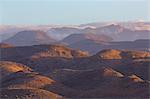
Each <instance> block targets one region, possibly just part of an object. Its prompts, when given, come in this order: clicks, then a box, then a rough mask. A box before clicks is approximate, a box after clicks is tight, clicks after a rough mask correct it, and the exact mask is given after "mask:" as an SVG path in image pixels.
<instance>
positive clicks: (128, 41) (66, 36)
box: [0, 23, 150, 99]
mask: <svg viewBox="0 0 150 99" xmlns="http://www.w3.org/2000/svg"><path fill="white" fill-rule="evenodd" d="M128 24H130V26H131V27H128V26H129V25H128ZM128 24H127V23H118V24H108V23H107V24H106V23H105V24H98V23H91V24H82V25H79V26H76V27H73V26H72V27H60V26H58V27H57V26H43V27H42V26H41V27H40V26H37V27H35V26H34V27H17V26H9V27H8V26H3V27H2V26H1V27H0V28H1V31H0V35H1V37H2V35H3V37H5V38H3V40H2V41H1V43H0V72H1V75H0V78H1V79H0V82H1V84H0V93H1V95H0V97H1V99H149V98H150V90H149V87H150V77H149V70H150V52H149V49H150V47H149V46H150V39H149V34H150V29H149V27H148V26H149V23H134V24H133V23H128ZM139 24H140V25H139ZM49 27H50V28H49ZM133 27H134V28H133ZM12 31H14V32H12ZM11 33H12V34H11ZM10 34H11V35H10ZM4 35H5V36H4Z"/></svg>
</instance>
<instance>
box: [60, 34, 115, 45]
mask: <svg viewBox="0 0 150 99" xmlns="http://www.w3.org/2000/svg"><path fill="white" fill-rule="evenodd" d="M82 40H94V41H97V42H110V41H112V40H113V39H112V38H111V37H109V36H107V35H104V34H94V33H84V34H71V35H69V36H67V37H66V38H64V39H63V40H62V41H61V42H63V43H65V44H72V43H76V42H79V41H82Z"/></svg>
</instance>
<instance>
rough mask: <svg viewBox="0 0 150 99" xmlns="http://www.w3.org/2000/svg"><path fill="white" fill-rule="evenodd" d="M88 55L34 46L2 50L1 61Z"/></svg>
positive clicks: (53, 47)
mask: <svg viewBox="0 0 150 99" xmlns="http://www.w3.org/2000/svg"><path fill="white" fill-rule="evenodd" d="M87 56H88V53H87V52H83V51H80V50H73V49H70V48H67V47H64V46H61V45H35V46H24V47H14V48H5V49H4V48H2V49H1V59H2V60H11V61H19V60H21V59H24V58H32V59H38V58H42V57H43V58H44V57H65V58H76V57H87Z"/></svg>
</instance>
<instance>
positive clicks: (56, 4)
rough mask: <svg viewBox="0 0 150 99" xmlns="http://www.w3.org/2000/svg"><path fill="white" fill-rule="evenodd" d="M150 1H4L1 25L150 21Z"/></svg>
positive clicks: (0, 6) (1, 2)
mask: <svg viewBox="0 0 150 99" xmlns="http://www.w3.org/2000/svg"><path fill="white" fill-rule="evenodd" d="M148 12H150V2H149V0H0V22H1V24H7V25H8V24H9V25H10V24H11V25H17V24H21V25H23V24H25V25H33V24H34V25H40V24H83V23H90V22H102V21H134V20H145V21H150V14H149V13H148Z"/></svg>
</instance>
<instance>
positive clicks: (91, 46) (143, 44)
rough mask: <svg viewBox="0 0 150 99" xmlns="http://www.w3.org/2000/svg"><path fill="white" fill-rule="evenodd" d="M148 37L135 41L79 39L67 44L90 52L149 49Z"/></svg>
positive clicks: (149, 41)
mask: <svg viewBox="0 0 150 99" xmlns="http://www.w3.org/2000/svg"><path fill="white" fill-rule="evenodd" d="M149 43H150V40H149V39H139V40H135V41H111V42H97V41H94V40H89V39H88V40H81V41H79V42H75V43H72V44H70V45H68V46H69V47H71V48H75V49H81V50H83V51H88V52H89V53H91V54H95V53H97V52H98V51H99V50H103V49H124V50H125V49H130V50H143V51H148V50H149Z"/></svg>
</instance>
